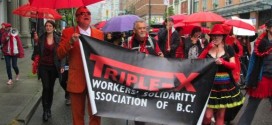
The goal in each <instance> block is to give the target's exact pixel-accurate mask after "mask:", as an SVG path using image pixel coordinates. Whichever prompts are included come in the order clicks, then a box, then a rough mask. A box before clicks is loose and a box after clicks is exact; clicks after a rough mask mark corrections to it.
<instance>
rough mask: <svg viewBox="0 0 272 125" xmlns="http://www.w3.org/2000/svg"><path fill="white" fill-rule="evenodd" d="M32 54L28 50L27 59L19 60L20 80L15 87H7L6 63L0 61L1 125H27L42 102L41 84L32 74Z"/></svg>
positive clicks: (28, 49)
mask: <svg viewBox="0 0 272 125" xmlns="http://www.w3.org/2000/svg"><path fill="white" fill-rule="evenodd" d="M31 54H32V49H31V48H27V49H25V57H24V58H22V59H18V67H19V70H20V80H19V81H14V83H13V85H7V81H8V78H7V73H6V66H5V61H4V60H0V71H1V72H0V125H25V124H27V123H28V121H29V119H30V118H31V116H32V114H33V113H34V112H35V110H36V108H37V106H38V104H39V102H40V97H41V83H40V82H39V81H38V80H37V77H36V76H33V75H32V73H31V68H32V67H31V63H32V61H31V59H30V58H31ZM12 72H13V78H14V77H15V73H14V70H13V69H12Z"/></svg>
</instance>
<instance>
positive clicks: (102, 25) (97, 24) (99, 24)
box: [94, 21, 107, 29]
mask: <svg viewBox="0 0 272 125" xmlns="http://www.w3.org/2000/svg"><path fill="white" fill-rule="evenodd" d="M106 22H107V21H101V22H98V23H96V24H94V27H96V28H97V29H102V28H103V27H104V26H105V24H106Z"/></svg>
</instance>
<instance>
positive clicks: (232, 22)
mask: <svg viewBox="0 0 272 125" xmlns="http://www.w3.org/2000/svg"><path fill="white" fill-rule="evenodd" d="M224 24H226V25H230V26H235V27H238V28H242V29H247V30H252V31H255V30H256V29H255V27H254V26H252V25H250V24H248V23H246V22H244V21H242V20H235V19H230V20H226V21H225V22H224Z"/></svg>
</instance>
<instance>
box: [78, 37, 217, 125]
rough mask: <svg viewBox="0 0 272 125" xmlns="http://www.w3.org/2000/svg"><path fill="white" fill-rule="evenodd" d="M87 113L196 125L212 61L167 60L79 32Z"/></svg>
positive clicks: (207, 89)
mask: <svg viewBox="0 0 272 125" xmlns="http://www.w3.org/2000/svg"><path fill="white" fill-rule="evenodd" d="M80 40H81V43H82V45H81V54H82V57H83V63H84V69H85V75H86V81H87V84H88V90H89V94H90V100H91V105H92V110H93V113H95V114H96V115H98V116H102V117H111V118H122V119H129V120H135V121H145V122H153V123H160V124H170V125H183V124H184V125H196V124H197V122H198V120H199V119H200V115H201V112H202V110H203V109H205V104H206V101H207V98H208V96H209V93H210V90H211V87H212V83H213V79H214V76H215V72H216V65H215V63H214V59H194V60H191V59H186V60H181V59H168V58H163V57H158V56H153V55H147V54H144V53H140V52H136V51H131V50H128V49H125V48H122V47H119V46H115V45H113V44H110V43H107V42H103V41H99V40H96V39H93V38H90V37H87V36H83V35H82V36H81V37H80Z"/></svg>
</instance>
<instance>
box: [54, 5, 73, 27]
mask: <svg viewBox="0 0 272 125" xmlns="http://www.w3.org/2000/svg"><path fill="white" fill-rule="evenodd" d="M75 11H76V9H75V8H73V9H60V10H58V12H59V13H60V14H61V15H62V19H61V20H62V21H65V23H66V24H67V26H68V27H70V26H72V25H73V18H75V17H73V16H74V13H75ZM74 23H76V22H74ZM74 25H76V24H74Z"/></svg>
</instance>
